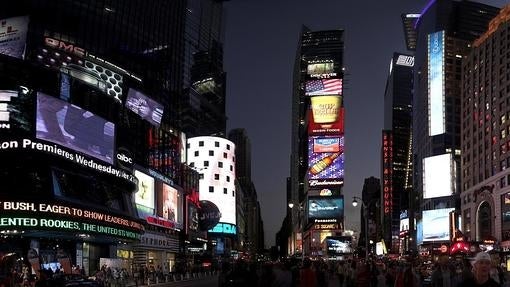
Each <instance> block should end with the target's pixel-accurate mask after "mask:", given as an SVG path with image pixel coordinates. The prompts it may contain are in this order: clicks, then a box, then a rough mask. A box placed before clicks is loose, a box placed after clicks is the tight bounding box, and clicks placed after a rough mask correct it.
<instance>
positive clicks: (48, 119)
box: [36, 92, 115, 164]
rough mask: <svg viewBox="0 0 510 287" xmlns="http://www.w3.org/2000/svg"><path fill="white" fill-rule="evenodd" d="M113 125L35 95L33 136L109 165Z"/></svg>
mask: <svg viewBox="0 0 510 287" xmlns="http://www.w3.org/2000/svg"><path fill="white" fill-rule="evenodd" d="M114 136H115V125H114V124H113V123H112V122H109V121H107V120H105V119H103V118H101V117H99V116H97V115H95V114H93V113H91V112H89V111H87V110H84V109H82V108H80V107H78V106H75V105H72V104H70V103H67V102H64V101H62V100H59V99H57V98H54V97H51V96H48V95H45V94H43V93H40V92H38V93H37V122H36V137H37V138H38V139H42V140H46V141H50V142H52V143H56V144H59V145H62V146H65V147H67V148H70V149H73V150H76V151H79V152H82V153H85V154H87V155H89V156H92V157H95V158H97V159H100V160H103V161H105V162H107V163H109V164H113V158H114V155H113V151H114Z"/></svg>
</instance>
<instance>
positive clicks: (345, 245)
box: [325, 236, 353, 255]
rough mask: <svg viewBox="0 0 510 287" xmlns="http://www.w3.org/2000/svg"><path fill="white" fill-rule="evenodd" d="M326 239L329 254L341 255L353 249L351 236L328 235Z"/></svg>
mask: <svg viewBox="0 0 510 287" xmlns="http://www.w3.org/2000/svg"><path fill="white" fill-rule="evenodd" d="M325 241H326V248H327V253H328V255H340V254H345V253H352V251H353V250H352V246H351V244H352V237H350V236H328V237H326V240H325Z"/></svg>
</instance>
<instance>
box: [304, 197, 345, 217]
mask: <svg viewBox="0 0 510 287" xmlns="http://www.w3.org/2000/svg"><path fill="white" fill-rule="evenodd" d="M343 216H344V198H343V197H309V198H308V219H310V220H313V219H338V220H340V219H342V218H343Z"/></svg>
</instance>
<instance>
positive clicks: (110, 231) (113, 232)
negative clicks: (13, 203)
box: [0, 216, 140, 239]
mask: <svg viewBox="0 0 510 287" xmlns="http://www.w3.org/2000/svg"><path fill="white" fill-rule="evenodd" d="M2 227H8V228H24V227H29V228H30V229H37V228H41V229H58V230H59V231H61V230H62V229H66V230H72V231H75V232H76V231H79V232H84V233H90V232H93V233H100V234H106V235H109V236H116V237H123V238H127V239H140V233H137V232H133V231H128V230H124V229H121V228H115V227H110V226H103V225H99V224H94V223H85V222H76V221H72V220H62V219H50V218H33V217H6V216H2V217H0V228H2Z"/></svg>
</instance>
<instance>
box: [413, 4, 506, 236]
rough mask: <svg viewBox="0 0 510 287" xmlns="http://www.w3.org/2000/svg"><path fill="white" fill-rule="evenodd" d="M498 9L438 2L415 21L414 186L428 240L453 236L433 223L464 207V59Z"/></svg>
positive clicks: (439, 223) (443, 222) (419, 218)
mask: <svg viewBox="0 0 510 287" xmlns="http://www.w3.org/2000/svg"><path fill="white" fill-rule="evenodd" d="M498 11H499V9H498V8H495V7H492V6H488V5H485V4H481V3H476V2H470V1H452V0H438V1H435V2H431V3H430V5H428V6H427V7H425V9H424V11H422V13H421V17H420V19H419V20H418V21H417V24H416V25H417V28H418V40H417V46H416V54H415V69H414V71H415V73H414V98H413V167H414V177H413V189H414V192H415V196H416V197H417V199H416V201H415V202H420V209H421V212H420V213H418V215H417V225H418V228H417V230H420V226H423V231H422V232H423V243H425V244H428V243H430V242H432V241H434V242H440V241H448V240H450V235H451V234H450V233H451V232H450V230H449V229H445V230H438V229H434V227H432V226H434V225H436V226H449V222H448V218H449V217H448V215H449V213H450V212H451V211H456V212H459V211H460V201H459V192H460V169H459V166H460V131H461V126H460V118H461V113H460V112H461V99H460V95H461V91H460V87H461V85H460V83H461V77H462V76H461V70H462V67H461V65H462V58H463V57H464V56H466V55H467V54H468V52H469V47H470V44H471V42H472V41H473V40H474V39H476V38H477V37H479V36H480V35H481V34H482V33H483V32H484V31H485V30H486V29H487V25H488V23H489V21H490V20H491V19H492V18H493V17H494V16H495V15H496V14H497V13H498ZM415 242H416V241H415ZM418 243H421V242H418Z"/></svg>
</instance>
